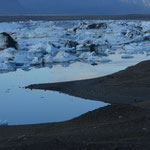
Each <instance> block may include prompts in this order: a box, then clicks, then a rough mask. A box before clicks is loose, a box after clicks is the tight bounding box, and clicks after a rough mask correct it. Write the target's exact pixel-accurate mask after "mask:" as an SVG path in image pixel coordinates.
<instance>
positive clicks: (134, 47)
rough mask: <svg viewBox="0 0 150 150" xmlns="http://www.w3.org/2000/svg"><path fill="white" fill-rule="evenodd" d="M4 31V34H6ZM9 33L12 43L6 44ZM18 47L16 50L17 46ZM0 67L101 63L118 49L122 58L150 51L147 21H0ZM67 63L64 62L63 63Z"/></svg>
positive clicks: (149, 32) (8, 68)
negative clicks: (78, 62) (11, 44)
mask: <svg viewBox="0 0 150 150" xmlns="http://www.w3.org/2000/svg"><path fill="white" fill-rule="evenodd" d="M5 35H7V36H5ZM8 37H9V38H10V37H11V40H12V41H14V44H16V45H15V46H16V47H15V46H10V45H9V46H8V41H7V40H8ZM16 48H17V50H16ZM0 49H1V51H0V71H1V72H3V71H13V70H16V69H17V68H22V69H23V70H26V71H27V70H30V67H31V66H32V67H34V66H35V67H37V66H39V67H43V66H47V65H51V64H53V63H61V64H65V65H64V66H67V65H69V63H72V62H76V61H82V62H85V63H98V64H99V63H103V62H105V63H106V62H109V61H111V60H110V59H109V58H110V57H109V56H110V55H112V54H115V53H118V54H121V58H123V59H129V58H130V59H131V58H133V57H134V56H133V55H135V54H143V53H146V54H147V55H149V53H150V21H128V20H125V21H122V20H120V21H115V20H109V21H106V20H103V21H99V20H92V21H90V20H89V21H60V22H59V21H57V22H55V21H26V22H22V21H21V22H12V23H0ZM66 64H67V65H66Z"/></svg>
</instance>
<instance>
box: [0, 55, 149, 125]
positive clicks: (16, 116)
mask: <svg viewBox="0 0 150 150" xmlns="http://www.w3.org/2000/svg"><path fill="white" fill-rule="evenodd" d="M113 57H114V58H113ZM112 59H113V60H115V61H112V62H109V63H106V64H100V65H97V66H92V65H88V64H85V63H80V62H77V63H73V64H70V66H69V67H68V64H61V65H58V64H57V65H50V66H45V68H40V69H39V67H38V66H37V68H38V69H36V68H30V69H31V70H25V71H24V70H21V69H18V70H17V71H16V72H9V73H5V74H0V120H8V123H9V124H13V125H16V124H33V123H45V122H57V121H64V120H68V119H71V118H74V117H77V116H79V115H81V114H83V113H85V112H88V111H90V110H94V109H96V108H99V107H103V106H106V105H107V104H105V103H103V102H95V101H90V100H84V99H81V98H76V97H72V96H68V95H65V94H61V93H58V92H51V91H38V90H32V91H31V90H27V89H24V88H22V87H25V86H27V85H30V84H36V83H52V82H60V81H68V80H79V79H87V78H93V77H98V76H104V75H107V74H110V73H113V72H116V71H119V70H122V69H125V68H126V67H127V66H130V65H134V64H136V63H138V62H140V61H142V60H146V59H149V57H146V56H145V55H136V57H135V58H134V59H130V60H122V59H121V58H120V56H112ZM52 66H53V68H52ZM62 66H63V67H62ZM64 66H65V67H64Z"/></svg>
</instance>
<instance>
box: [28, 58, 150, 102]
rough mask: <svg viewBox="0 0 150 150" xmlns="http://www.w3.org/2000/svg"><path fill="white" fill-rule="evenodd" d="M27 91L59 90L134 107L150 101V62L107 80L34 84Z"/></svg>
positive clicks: (130, 68) (109, 77)
mask: <svg viewBox="0 0 150 150" xmlns="http://www.w3.org/2000/svg"><path fill="white" fill-rule="evenodd" d="M26 88H30V89H41V90H53V91H59V92H63V93H66V94H69V95H72V96H77V97H81V98H85V99H91V100H99V101H104V102H108V103H111V104H134V103H137V102H141V101H144V100H150V61H144V62H141V63H139V64H137V65H135V66H131V67H129V68H127V69H126V70H123V71H119V72H117V73H114V74H111V75H108V76H105V77H99V78H95V79H87V80H81V81H70V82H60V83H47V84H34V85H30V86H28V87H26Z"/></svg>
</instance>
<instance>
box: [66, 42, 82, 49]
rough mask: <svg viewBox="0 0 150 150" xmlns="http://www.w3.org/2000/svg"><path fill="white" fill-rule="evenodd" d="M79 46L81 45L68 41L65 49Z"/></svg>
mask: <svg viewBox="0 0 150 150" xmlns="http://www.w3.org/2000/svg"><path fill="white" fill-rule="evenodd" d="M77 45H79V43H78V42H76V41H67V42H66V43H65V47H69V48H72V47H76V46H77Z"/></svg>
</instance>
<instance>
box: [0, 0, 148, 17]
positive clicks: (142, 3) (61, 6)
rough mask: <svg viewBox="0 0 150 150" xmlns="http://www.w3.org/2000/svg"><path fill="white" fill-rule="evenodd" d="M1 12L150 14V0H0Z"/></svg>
mask: <svg viewBox="0 0 150 150" xmlns="http://www.w3.org/2000/svg"><path fill="white" fill-rule="evenodd" d="M0 2H1V4H0V14H74V15H76V14H77V15H78V14H92V15H94V14H95V15H98V14H101V15H108V14H131V13H146V14H150V0H0Z"/></svg>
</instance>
